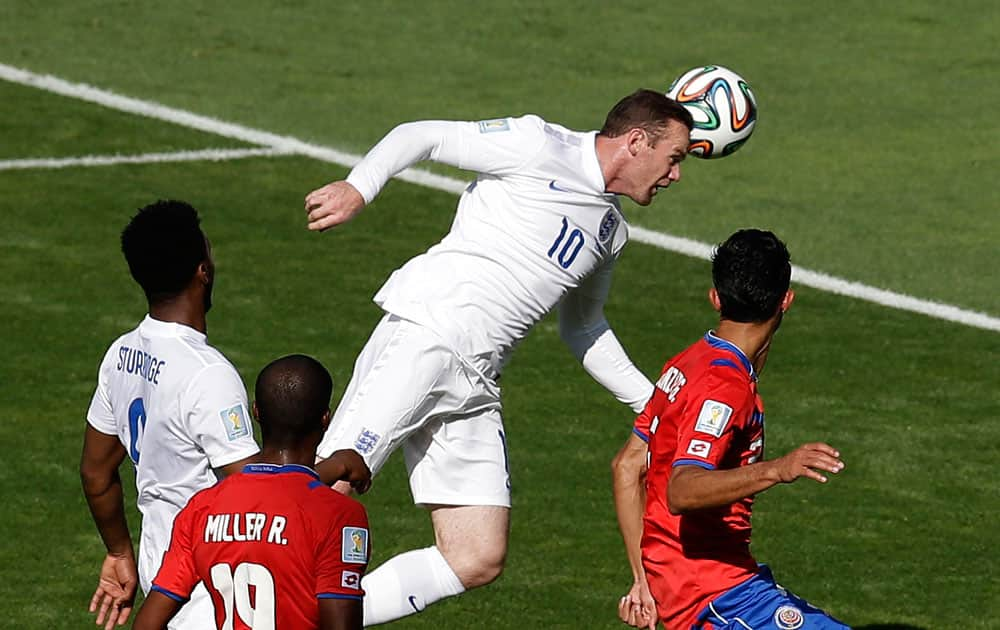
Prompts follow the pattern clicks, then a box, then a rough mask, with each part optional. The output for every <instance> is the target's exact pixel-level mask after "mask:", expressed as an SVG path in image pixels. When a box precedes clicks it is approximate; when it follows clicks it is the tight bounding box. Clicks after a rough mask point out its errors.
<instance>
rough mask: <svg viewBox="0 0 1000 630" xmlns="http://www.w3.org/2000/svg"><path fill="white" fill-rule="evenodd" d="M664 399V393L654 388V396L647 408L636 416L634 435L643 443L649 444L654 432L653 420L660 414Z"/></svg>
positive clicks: (647, 403) (648, 402)
mask: <svg viewBox="0 0 1000 630" xmlns="http://www.w3.org/2000/svg"><path fill="white" fill-rule="evenodd" d="M662 397H663V392H662V391H661V390H660V389H659V388H657V387H654V388H653V395H652V396H650V397H649V400H648V401H647V402H646V406H645V407H643V409H642V412H641V413H640V414H639V415H638V416H636V418H635V423H634V424H633V425H632V433H634V434H635V435H636V436H638V437H639V439H641V440H642V441H643V442H645V443H647V444H649V435H650V433H651V430H652V425H653V420H654V418H656V416H657V414H658V413H659V411H658V410H659V409H660V407H661V405H662V404H663V401H662V400H660V399H661V398H662Z"/></svg>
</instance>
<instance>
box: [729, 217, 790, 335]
mask: <svg viewBox="0 0 1000 630" xmlns="http://www.w3.org/2000/svg"><path fill="white" fill-rule="evenodd" d="M790 261H791V259H790V257H789V255H788V249H787V248H786V247H785V244H784V243H782V242H781V241H780V240H779V239H778V237H777V236H775V235H774V233H773V232H768V231H765V230H740V231H739V232H736V233H735V234H733V235H732V236H730V237H729V238H728V239H726V242H725V243H722V244H721V245H719V246H718V247H717V248H716V249H715V254H714V255H713V256H712V282H713V283H714V285H715V290H716V291H717V292H718V293H719V301H720V302H721V303H722V310H721V315H722V317H723V319H728V320H731V321H735V322H763V321H767V320H768V319H770V318H771V317H773V316H774V314H775V313H777V312H778V308H779V306H780V305H781V300H782V298H784V296H785V293H786V292H787V291H788V285H789V282H790V280H791V276H792V265H791V262H790Z"/></svg>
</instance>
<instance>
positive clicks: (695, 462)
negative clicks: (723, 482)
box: [673, 459, 715, 470]
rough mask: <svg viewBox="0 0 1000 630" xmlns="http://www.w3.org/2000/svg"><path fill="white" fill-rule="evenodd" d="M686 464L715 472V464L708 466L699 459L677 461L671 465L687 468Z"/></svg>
mask: <svg viewBox="0 0 1000 630" xmlns="http://www.w3.org/2000/svg"><path fill="white" fill-rule="evenodd" d="M688 464H691V465H693V466H701V467H702V468H705V469H708V470H715V464H709V463H708V462H703V461H701V460H699V459H678V460H677V461H676V462H674V464H673V465H674V466H687V465H688Z"/></svg>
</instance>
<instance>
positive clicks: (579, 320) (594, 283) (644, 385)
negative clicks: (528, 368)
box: [559, 263, 653, 413]
mask: <svg viewBox="0 0 1000 630" xmlns="http://www.w3.org/2000/svg"><path fill="white" fill-rule="evenodd" d="M613 268H614V265H613V263H612V264H608V265H605V266H604V267H602V268H600V269H598V270H597V271H595V272H594V273H593V274H592V275H591V276H590V277H589V278H587V279H586V280H585V281H584V282H583V283H582V284H581V285H580V286H578V287H577V288H576V289H573V290H572V291H570V292H569V293H567V294H566V295H565V296H564V297H563V300H562V302H561V303H560V304H559V335H560V337H561V338H562V340H563V342H564V343H565V344H566V345H567V346H569V349H570V351H572V352H573V354H574V355H575V356H576V358H577V359H578V360H579V361H580V364H581V365H583V369H585V370H586V371H587V373H588V374H590V376H591V377H592V378H593V379H594V380H595V381H597V382H598V383H600V384H601V385H603V386H604V388H605V389H607V390H608V391H609V392H611V393H612V394H613V395H614V397H615V398H617V399H618V400H619V401H620V402H623V403H625V404H626V405H628V406H629V407H631V408H632V410H633V411H635V412H636V413H640V412H641V411H642V410H643V408H644V407H645V405H646V403H647V402H648V401H649V397H650V396H652V394H653V384H652V383H650V382H649V379H648V378H646V376H645V375H644V374H643V373H642V372H640V371H639V369H638V368H637V367H635V364H634V363H632V360H631V359H630V358H629V356H628V354H627V353H626V352H625V348H623V347H622V345H621V343H620V342H619V341H618V337H616V336H615V333H614V331H612V330H611V326H610V325H609V324H608V320H607V319H606V318H605V317H604V302H605V301H606V300H607V297H608V291H609V290H610V288H611V276H612V270H613Z"/></svg>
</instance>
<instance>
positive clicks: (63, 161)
mask: <svg viewBox="0 0 1000 630" xmlns="http://www.w3.org/2000/svg"><path fill="white" fill-rule="evenodd" d="M290 154H291V152H289V151H283V150H281V149H270V148H257V149H203V150H199V151H173V152H171V153H142V154H139V155H118V154H115V155H82V156H79V157H68V158H26V159H21V160H0V171H14V170H27V169H33V168H45V169H48V168H71V167H76V166H114V165H115V164H155V163H160V162H195V161H211V162H220V161H222V160H239V159H242V158H250V157H272V156H276V155H290Z"/></svg>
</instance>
